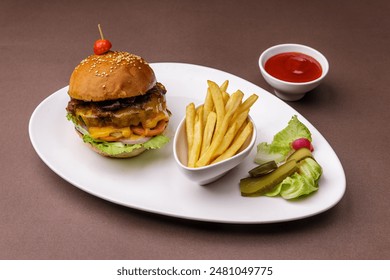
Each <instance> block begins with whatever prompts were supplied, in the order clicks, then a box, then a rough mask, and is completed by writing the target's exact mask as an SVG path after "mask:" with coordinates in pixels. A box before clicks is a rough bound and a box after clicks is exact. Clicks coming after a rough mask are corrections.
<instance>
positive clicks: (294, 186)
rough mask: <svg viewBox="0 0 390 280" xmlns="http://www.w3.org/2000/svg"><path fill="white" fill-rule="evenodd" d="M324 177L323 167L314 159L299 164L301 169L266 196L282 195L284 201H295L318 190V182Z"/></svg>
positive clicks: (307, 159)
mask: <svg viewBox="0 0 390 280" xmlns="http://www.w3.org/2000/svg"><path fill="white" fill-rule="evenodd" d="M321 175H322V168H321V166H320V165H319V164H318V163H317V162H316V161H315V160H314V159H312V158H306V159H304V160H302V161H300V162H299V169H298V171H297V172H295V173H294V174H293V175H291V176H289V177H287V178H286V179H284V180H283V181H282V182H281V183H280V184H279V185H277V186H276V187H275V188H274V189H273V190H271V191H270V192H268V193H266V194H265V195H266V196H278V195H280V196H281V197H283V198H284V199H294V198H298V197H300V196H303V195H308V194H310V193H312V192H315V191H317V190H318V180H319V179H320V177H321Z"/></svg>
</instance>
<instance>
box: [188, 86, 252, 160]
mask: <svg viewBox="0 0 390 280" xmlns="http://www.w3.org/2000/svg"><path fill="white" fill-rule="evenodd" d="M207 84H208V89H207V94H206V98H205V101H204V104H202V105H200V106H198V107H197V108H195V104H194V103H190V104H188V105H187V107H186V120H185V125H186V134H187V147H188V162H187V166H188V167H202V166H206V165H209V164H213V163H217V162H219V161H222V160H225V159H228V158H230V157H232V156H234V155H235V154H236V153H237V152H238V151H239V150H240V148H241V147H242V145H243V144H244V143H245V141H246V140H247V138H248V137H249V136H250V135H252V131H253V124H252V122H250V121H249V120H248V114H249V110H250V107H251V106H252V105H253V104H254V103H255V102H256V100H257V99H258V96H257V95H256V94H252V95H251V96H250V97H248V98H247V99H246V100H245V101H244V102H243V97H244V94H243V92H242V91H240V90H237V91H236V92H234V93H233V94H229V93H227V88H228V85H229V81H228V80H226V81H225V82H224V83H223V84H222V85H221V86H218V85H217V84H216V83H215V82H213V81H207Z"/></svg>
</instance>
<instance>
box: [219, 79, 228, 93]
mask: <svg viewBox="0 0 390 280" xmlns="http://www.w3.org/2000/svg"><path fill="white" fill-rule="evenodd" d="M228 86H229V80H226V81H224V82H223V83H222V85H220V86H219V88H220V90H221V91H222V92H227V88H228Z"/></svg>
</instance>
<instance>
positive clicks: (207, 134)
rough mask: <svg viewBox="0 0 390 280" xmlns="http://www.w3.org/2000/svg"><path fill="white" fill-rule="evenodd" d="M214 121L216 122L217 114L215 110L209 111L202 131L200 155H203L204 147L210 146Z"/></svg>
mask: <svg viewBox="0 0 390 280" xmlns="http://www.w3.org/2000/svg"><path fill="white" fill-rule="evenodd" d="M216 122H217V114H216V113H215V112H210V113H209V115H208V117H207V120H206V125H205V128H204V131H203V141H202V148H201V150H200V154H201V155H203V154H204V152H205V151H206V149H207V148H208V147H209V146H210V143H211V139H212V137H213V134H214V129H215V123H216Z"/></svg>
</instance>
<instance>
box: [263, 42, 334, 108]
mask: <svg viewBox="0 0 390 280" xmlns="http://www.w3.org/2000/svg"><path fill="white" fill-rule="evenodd" d="M284 52H299V53H304V54H306V55H309V56H311V57H313V58H314V59H316V60H317V61H318V62H319V63H320V64H321V67H322V74H321V76H320V77H319V78H318V79H315V80H313V81H310V82H304V83H293V82H286V81H283V80H280V79H277V78H275V77H273V76H271V75H270V74H268V73H267V72H266V71H265V69H264V65H265V62H266V61H267V60H268V59H269V58H271V57H272V56H274V55H277V54H279V53H284ZM259 67H260V72H261V74H262V75H263V77H264V79H265V81H266V82H267V83H268V84H269V85H270V86H271V87H273V88H274V91H275V94H276V96H278V97H279V98H281V99H283V100H286V101H296V100H299V99H301V98H302V97H304V96H305V94H306V93H307V92H308V91H311V90H312V89H314V88H315V87H317V86H318V85H319V84H320V83H321V81H322V80H323V79H324V78H325V76H326V75H327V74H328V71H329V63H328V61H327V59H326V58H325V56H324V55H322V54H321V53H320V52H319V51H317V50H315V49H313V48H311V47H308V46H304V45H299V44H281V45H276V46H273V47H270V48H268V49H266V50H265V51H264V52H263V53H262V54H261V55H260V58H259Z"/></svg>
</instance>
